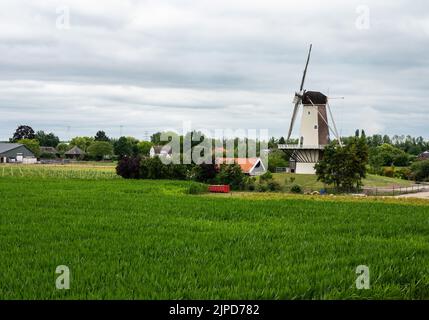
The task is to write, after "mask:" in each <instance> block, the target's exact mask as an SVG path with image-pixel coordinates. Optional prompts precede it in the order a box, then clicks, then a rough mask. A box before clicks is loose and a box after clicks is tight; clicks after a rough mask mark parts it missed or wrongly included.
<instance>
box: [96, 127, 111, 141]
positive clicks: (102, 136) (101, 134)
mask: <svg viewBox="0 0 429 320" xmlns="http://www.w3.org/2000/svg"><path fill="white" fill-rule="evenodd" d="M94 141H105V142H109V141H110V138H109V137H108V136H107V135H106V133H105V132H104V131H101V130H100V131H97V133H96V134H95V137H94Z"/></svg>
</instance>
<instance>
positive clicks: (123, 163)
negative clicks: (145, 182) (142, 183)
mask: <svg viewBox="0 0 429 320" xmlns="http://www.w3.org/2000/svg"><path fill="white" fill-rule="evenodd" d="M116 173H117V174H118V175H120V176H121V177H122V178H125V179H139V178H140V177H141V174H140V158H139V157H123V158H122V159H121V160H119V162H118V165H117V166H116Z"/></svg>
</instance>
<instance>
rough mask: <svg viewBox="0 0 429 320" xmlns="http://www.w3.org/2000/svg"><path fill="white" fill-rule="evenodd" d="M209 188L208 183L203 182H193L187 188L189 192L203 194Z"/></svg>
mask: <svg viewBox="0 0 429 320" xmlns="http://www.w3.org/2000/svg"><path fill="white" fill-rule="evenodd" d="M207 190H208V187H207V185H205V184H202V183H195V182H193V183H191V184H190V185H189V187H188V189H187V190H186V193H187V194H202V193H206V192H207Z"/></svg>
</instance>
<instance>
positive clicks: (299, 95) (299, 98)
mask: <svg viewBox="0 0 429 320" xmlns="http://www.w3.org/2000/svg"><path fill="white" fill-rule="evenodd" d="M312 48H313V45H312V44H310V50H309V51H308V57H307V62H306V64H305V69H304V73H303V75H302V80H301V86H300V88H299V93H295V99H294V101H293V102H294V103H295V106H294V108H293V114H292V119H291V122H290V127H289V132H288V135H287V140H289V139H290V136H291V135H292V130H293V127H294V125H295V120H296V115H297V114H298V109H299V105H300V104H301V102H302V95H303V90H304V84H305V78H306V77H307V69H308V64H309V63H310V57H311V49H312Z"/></svg>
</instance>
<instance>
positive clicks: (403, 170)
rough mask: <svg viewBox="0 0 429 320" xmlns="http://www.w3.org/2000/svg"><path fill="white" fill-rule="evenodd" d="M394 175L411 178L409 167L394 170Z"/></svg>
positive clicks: (406, 178) (411, 173)
mask: <svg viewBox="0 0 429 320" xmlns="http://www.w3.org/2000/svg"><path fill="white" fill-rule="evenodd" d="M395 176H396V177H397V178H400V179H405V180H411V179H412V177H413V172H412V171H411V169H409V168H400V169H398V170H397V171H396V173H395Z"/></svg>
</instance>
